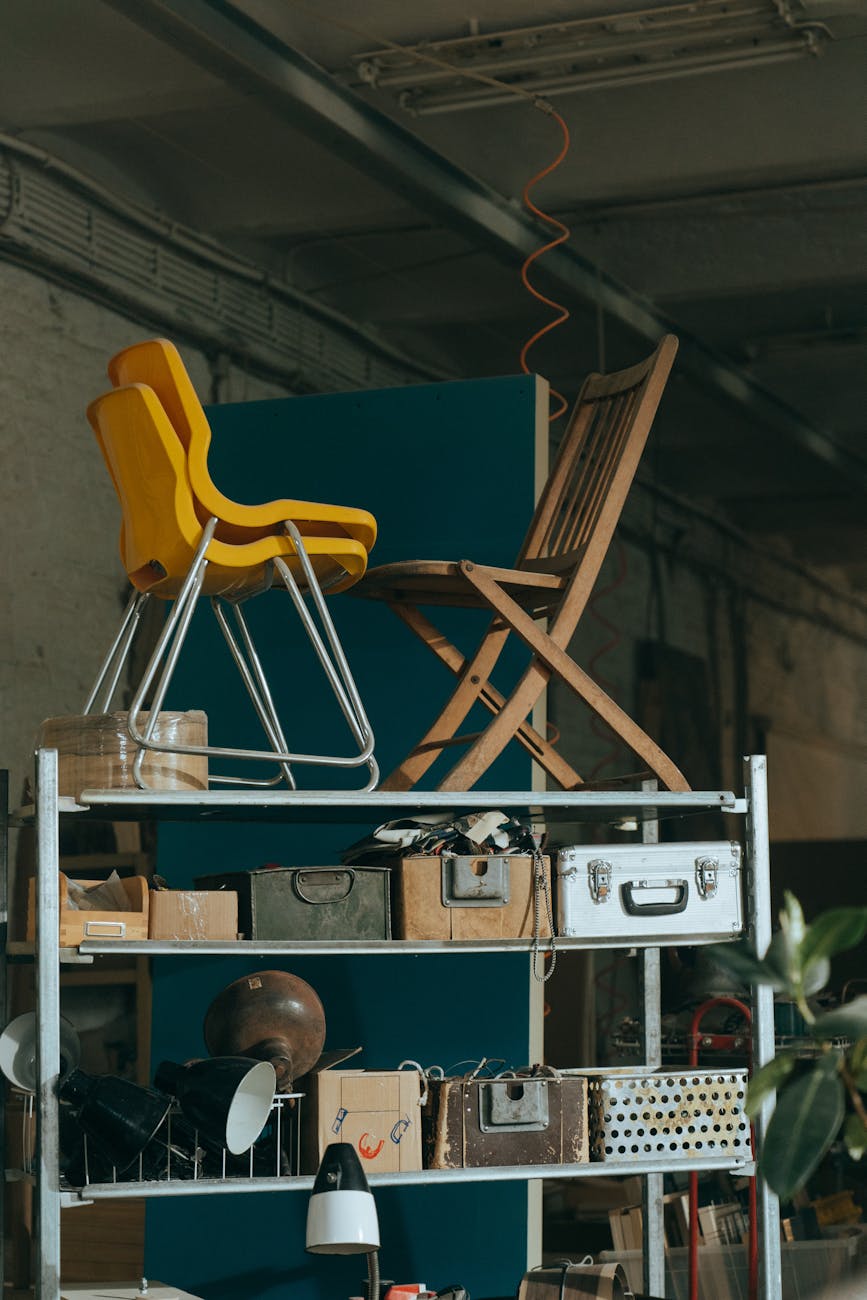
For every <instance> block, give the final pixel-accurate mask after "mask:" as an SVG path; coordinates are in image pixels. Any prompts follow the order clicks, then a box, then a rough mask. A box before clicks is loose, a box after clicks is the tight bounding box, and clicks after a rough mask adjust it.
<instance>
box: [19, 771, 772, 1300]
mask: <svg viewBox="0 0 867 1300" xmlns="http://www.w3.org/2000/svg"><path fill="white" fill-rule="evenodd" d="M745 778H746V779H745V784H746V798H736V797H735V795H734V794H733V793H731V792H730V791H693V792H689V793H676V794H672V793H669V792H667V791H660V792H657V791H655V790H653V791H651V790H650V789H648V788H645V790H644V791H643V792H642V793H635V792H613V791H604V792H603V791H598V792H597V791H587V792H577V793H567V794H563V793H559V792H538V793H537V792H532V793H515V792H508V791H506V792H504V791H494V792H488V791H468V792H461V793H457V794H455V793H448V794H445V795H444V794H442V793H439V792H436V791H419V792H415V791H411V792H407V793H403V794H389V793H383V792H373V793H363V792H359V793H349V794H343V793H335V792H332V791H304V792H294V791H290V792H285V793H280V794H275V793H264V794H263V793H259V792H247V791H244V792H235V793H231V794H223V793H221V792H212V791H208V792H203V793H202V794H200V795H197V796H190V795H186V794H183V795H178V794H171V793H151V792H147V791H131V792H130V791H95V790H94V791H85V792H84V793H83V794H82V795H81V796H80V798H79V800H78V802H73V801H71V800H68V799H61V798H60V797H59V794H58V782H57V754H56V751H54V750H38V751H37V754H36V803H35V806H34V807H33V808H32V809H26V810H21V812H20V813H19V815H18V820H29V819H30V817H31V816H32V817H33V818H35V822H36V830H37V835H36V844H37V862H36V899H37V915H36V945H35V961H36V989H37V1035H38V1052H37V1074H38V1079H39V1087H38V1094H37V1124H38V1158H37V1176H36V1198H37V1225H36V1232H37V1243H38V1250H37V1256H38V1269H37V1275H36V1279H35V1285H36V1300H59V1298H60V1208H61V1204H62V1203H67V1202H68V1200H69V1192H68V1191H66V1190H64V1189H61V1187H60V1177H59V1133H58V1109H57V1098H56V1089H57V1083H58V1077H59V1072H60V1045H59V1034H58V1026H59V1018H60V988H59V968H60V963H61V959H62V956H61V950H60V947H59V942H58V940H59V891H58V870H59V863H60V855H59V822H60V817H61V815H64V814H67V813H71V814H73V815H76V816H85V817H87V816H90V817H95V818H102V819H110V820H122V819H142V818H154V819H169V820H181V819H183V820H193V821H195V820H211V819H220V820H232V821H243V820H256V821H270V820H276V821H281V822H283V821H288V822H297V823H300V822H308V823H309V822H317V821H322V820H325V819H327V820H329V821H342V822H346V823H351V822H353V821H355V822H358V821H361V820H364V821H369V820H372V819H376V820H378V821H385V820H388V819H389V818H391V817H395V816H400V815H404V816H405V815H407V813H408V812H409V811H410V810H415V811H425V810H427V811H432V810H440V809H443V808H444V807H448V808H449V809H454V810H458V809H472V810H475V809H477V808H479V807H480V806H481V807H492V808H493V807H496V808H502V809H503V810H504V811H508V812H511V813H514V814H516V815H519V816H523V817H530V818H532V819H533V820H537V821H538V820H544V821H545V822H547V823H548V824H552V823H556V822H561V823H563V822H586V821H588V820H593V819H594V818H599V817H600V816H603V817H606V818H610V817H611V816H612V815H614V814H615V813H616V812H622V813H630V814H632V815H635V816H637V819H638V821H639V822H641V823H642V824H643V825H642V831H643V836H644V839H645V841H647V842H653V841H654V839H655V837H656V825H657V819H658V818H659V817H660V816H661V815H665V814H677V813H686V812H690V811H693V812H698V811H702V810H706V809H708V808H715V809H718V810H721V811H724V812H728V813H733V814H736V815H743V816H744V817H745V836H744V839H745V844H746V855H745V867H746V869H745V873H744V875H745V887H746V893H747V899H746V902H747V907H746V915H747V919H748V926H749V931H750V933H751V935H752V937H753V938H754V940H755V941H756V943H757V944H758V945H759V946H760V947H761V946H763V945H765V944H767V942H768V941H769V940H770V934H771V918H770V872H769V855H768V834H767V780H766V767H765V759H764V758H763V757H756V756H754V757H750V758H748V759H747V760H746V762H745ZM4 838H5V837H4ZM5 881H6V873H5V871H4V872H3V885H2V888H3V889H4V890H5ZM2 901H3V900H2V899H0V902H2ZM562 946H563V947H566V946H569V947H582V946H583V947H586V946H589V945H587V944H582V943H581V942H580V941H577V942H573V943H569V944H568V945H567V944H566V943H565V942H564V943H563V945H562ZM609 946H613V945H609ZM622 946H629V947H633V946H637V947H641V945H636V944H634V943H633V941H631V940H630V938H629V936H624V937H623V944H622ZM336 947H337V945H334V944H319V945H310V944H292V943H285V944H278V943H268V944H263V943H256V942H250V941H247V942H243V941H242V942H239V943H234V944H223V943H213V944H212V943H208V942H204V943H196V944H183V943H162V942H157V943H151V942H141V943H132V942H127V943H123V942H122V943H115V944H112V945H108V944H106V943H103V944H100V943H96V942H90V943H87V944H84V945H82V948H81V956H82V957H84V958H85V959H87V958H88V957H89V958H90V959H92V958H93V957H94V956H98V955H99V954H100V953H105V952H109V951H110V952H113V953H115V954H116V953H118V952H120V951H123V952H127V953H133V952H135V953H137V954H142V953H150V954H156V953H165V952H175V953H177V952H179V951H183V952H188V953H190V954H193V953H196V952H198V953H199V954H200V955H213V954H224V953H227V952H232V953H238V952H247V953H251V954H253V953H273V952H277V951H280V952H286V953H293V952H294V953H298V952H304V951H315V952H327V951H329V950H330V951H335V949H336ZM339 947H340V950H341V951H344V952H345V951H347V949H351V948H352V945H340V946H339ZM512 948H517V949H518V950H521V949H524V950H525V951H528V952H529V949H530V945H529V943H523V942H522V941H513V942H491V943H490V944H482V943H478V944H477V943H473V944H468V945H449V949H450V950H452V951H454V950H457V951H472V952H485V951H504V950H505V951H508V950H511V949H512ZM386 949H387V950H389V951H392V952H399V951H404V952H406V951H421V952H432V951H442V950H443V946H442V945H437V944H435V945H430V944H424V945H419V944H412V943H408V942H403V943H401V941H397V943H396V944H395V943H394V942H392V943H390V944H388V945H386V944H383V945H382V947H381V948H380V947H379V946H378V945H375V944H365V943H361V944H358V945H355V947H354V950H355V951H358V952H380V951H382V952H384V951H386ZM643 999H644V1041H645V1060H646V1063H647V1064H648V1065H650V1066H658V1065H659V1064H660V1009H659V1008H660V981H659V949H658V948H646V949H644V952H643ZM753 1036H754V1044H753V1055H754V1061H755V1064H756V1066H757V1067H758V1066H761V1065H762V1064H764V1062H765V1061H767V1060H769V1059H770V1058H771V1056H772V1055H773V1052H774V1023H773V995H772V992H771V990H769V989H760V990H758V991H757V992H756V993H755V994H754V997H753ZM772 1109H773V1098H769V1099H768V1100H767V1101H766V1102H765V1104H764V1106H763V1108H762V1111H761V1113H760V1115H759V1116H758V1118H757V1121H756V1125H755V1128H756V1140H757V1143H758V1144H759V1146H760V1144H761V1142H762V1140H763V1137H764V1133H765V1130H766V1128H767V1123H768V1120H769V1118H770V1114H771V1111H772ZM669 1167H670V1163H669V1162H667V1161H666V1160H664V1159H661V1160H643V1161H630V1162H628V1163H627V1162H613V1161H603V1162H599V1163H598V1164H586V1165H566V1166H557V1167H550V1168H548V1167H546V1169H545V1174H546V1175H547V1176H548V1177H578V1178H580V1177H583V1178H588V1177H594V1176H602V1175H604V1176H609V1177H610V1176H611V1175H612V1174H616V1173H623V1174H641V1175H643V1176H644V1177H645V1180H646V1189H647V1190H646V1197H645V1204H646V1213H645V1216H644V1217H645V1260H644V1271H645V1283H646V1287H647V1289H648V1291H650V1292H651V1293H653V1294H656V1295H663V1294H664V1255H663V1235H662V1198H661V1191H662V1175H663V1173H664V1172H665V1170H666V1169H667V1168H669ZM678 1168H684V1169H688V1168H697V1169H706V1170H707V1169H720V1168H724V1169H737V1170H739V1171H742V1172H744V1173H750V1172H752V1169H753V1167H752V1165H751V1164H749V1163H748V1162H745V1161H744V1160H743V1158H731V1157H720V1156H713V1157H706V1156H705V1157H699V1158H697V1159H696V1160H695V1161H692V1160H690V1161H678ZM539 1177H540V1167H539V1166H538V1165H530V1166H507V1167H503V1168H496V1169H465V1170H449V1171H441V1170H421V1171H418V1172H415V1173H412V1174H384V1175H379V1176H375V1177H374V1178H372V1179H371V1182H372V1183H373V1185H374V1186H378V1185H382V1186H391V1185H397V1184H401V1185H403V1184H410V1183H433V1184H445V1183H451V1182H464V1181H509V1180H511V1181H531V1180H534V1179H538V1178H539ZM311 1186H312V1179H311V1178H307V1177H300V1178H293V1179H291V1180H290V1179H288V1178H287V1179H282V1178H281V1179H270V1178H264V1179H252V1180H249V1181H247V1180H245V1181H244V1182H243V1183H241V1182H240V1181H239V1183H214V1182H212V1181H211V1180H195V1181H193V1182H177V1183H163V1184H156V1185H154V1184H152V1185H143V1184H135V1183H132V1184H129V1183H111V1184H100V1185H98V1186H92V1187H89V1188H87V1189H84V1190H83V1191H82V1193H81V1197H82V1198H83V1199H92V1200H97V1199H103V1198H123V1197H130V1196H141V1195H142V1194H144V1195H148V1196H170V1195H175V1196H179V1195H180V1196H191V1195H210V1194H214V1193H215V1192H220V1191H223V1192H241V1191H250V1192H253V1191H255V1192H260V1193H261V1192H269V1191H276V1190H280V1191H286V1190H288V1189H289V1188H290V1187H291V1188H292V1189H294V1190H298V1191H306V1190H309V1188H310V1187H311ZM779 1227H780V1225H779V1206H778V1204H777V1200H776V1197H774V1196H773V1195H772V1193H771V1192H770V1190H769V1189H768V1188H767V1186H766V1185H765V1184H764V1183H761V1182H760V1185H759V1222H758V1231H759V1251H760V1259H761V1300H781V1294H782V1290H781V1287H782V1283H781V1267H780V1236H779Z"/></svg>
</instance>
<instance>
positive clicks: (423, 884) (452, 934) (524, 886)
mask: <svg viewBox="0 0 867 1300" xmlns="http://www.w3.org/2000/svg"><path fill="white" fill-rule="evenodd" d="M541 863H542V870H543V871H544V873H545V883H546V886H547V888H548V889H549V890H550V882H551V862H550V859H549V858H547V857H543V858H542V859H541ZM393 870H394V876H393V880H394V911H395V934H396V937H397V938H399V939H440V940H443V939H532V938H533V935H534V928H535V926H536V924H537V920H538V932H539V937H540V938H547V937H548V936H549V935H550V933H551V928H550V926H549V924H548V916H547V913H546V910H545V904H544V900H542V899H540V900H539V910H538V918H537V915H536V908H535V872H536V863H535V860H534V859H533V858H532V857H531V856H530V855H529V854H481V855H479V856H476V857H471V856H454V855H451V854H443V855H442V856H441V857H437V856H425V855H422V854H417V855H414V856H412V857H406V858H400V859H399V860H398V861H397V862H396V863H395V866H394V869H393ZM540 892H541V891H540ZM549 897H550V893H549Z"/></svg>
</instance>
